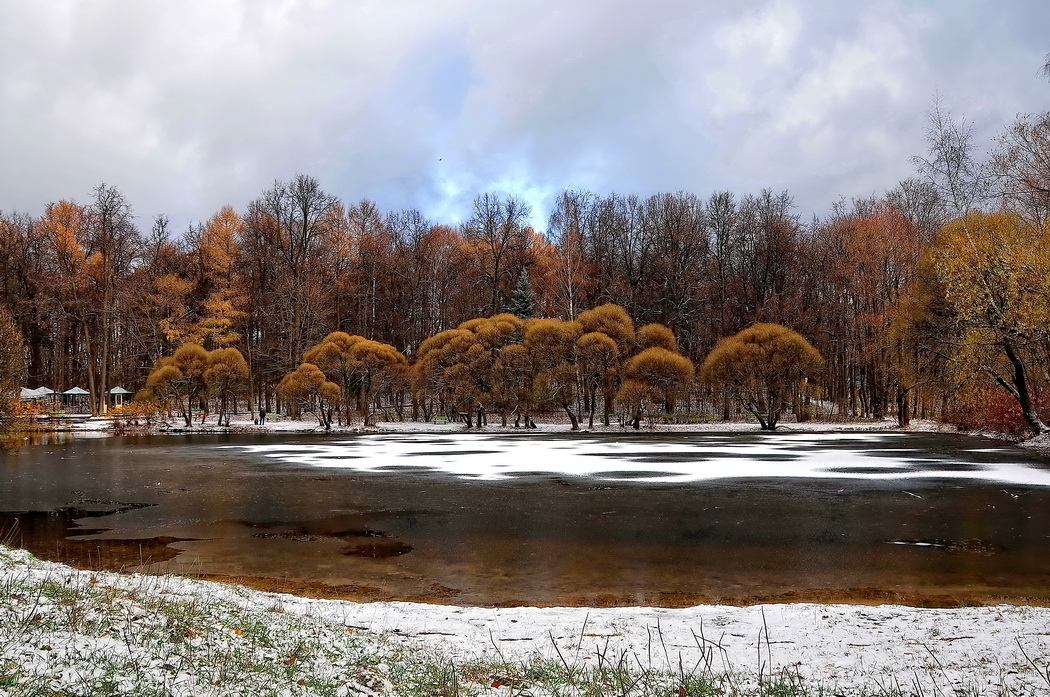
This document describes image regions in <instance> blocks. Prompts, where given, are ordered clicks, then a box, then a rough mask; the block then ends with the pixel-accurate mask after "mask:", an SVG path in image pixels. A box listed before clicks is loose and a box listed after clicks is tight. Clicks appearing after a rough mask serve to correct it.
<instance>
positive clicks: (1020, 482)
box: [0, 432, 1050, 606]
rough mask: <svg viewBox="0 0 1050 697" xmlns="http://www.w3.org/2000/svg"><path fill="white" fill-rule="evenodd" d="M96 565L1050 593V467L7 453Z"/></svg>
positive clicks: (535, 445) (715, 590)
mask: <svg viewBox="0 0 1050 697" xmlns="http://www.w3.org/2000/svg"><path fill="white" fill-rule="evenodd" d="M0 538H4V539H6V541H7V542H8V543H9V544H13V545H16V546H24V547H26V548H27V549H29V550H31V551H32V552H34V553H35V554H37V555H38V556H41V557H43V558H47V559H52V560H56V561H63V562H67V563H72V564H75V565H77V566H80V567H82V568H107V569H121V568H123V569H126V570H147V569H148V570H150V571H156V572H164V571H175V572H178V573H184V574H189V575H194V576H198V577H205V578H217V579H223V580H235V581H238V582H242V583H247V584H249V585H253V586H255V587H258V588H265V589H269V590H278V591H288V592H297V593H304V594H308V595H317V596H326V597H344V598H351V599H358V600H390V599H402V600H419V601H427V602H447V603H456V604H470V605H473V604H481V605H638V604H643V605H661V606H685V605H692V604H696V603H701V602H726V603H750V602H759V601H796V600H805V601H818V602H825V601H854V602H882V601H900V602H908V603H912V604H919V605H927V604H930V605H955V604H959V603H971V602H973V603H976V602H994V601H999V600H1009V601H1015V602H1016V601H1025V600H1030V601H1033V602H1038V603H1041V604H1045V603H1047V602H1050V462H1048V461H1047V460H1046V459H1042V458H1040V457H1038V456H1035V455H1032V454H1030V453H1027V452H1024V451H1022V450H1019V449H1016V448H1013V447H1010V446H1007V445H1003V444H1002V443H999V442H996V441H990V440H985V439H980V438H974V437H969V436H958V435H946V434H920V433H915V434H911V433H909V434H904V433H896V432H852V433H850V432H844V433H798V432H788V433H776V434H759V433H690V434H686V433H673V434H669V433H663V434H644V433H642V434H583V435H570V434H521V435H518V434H507V433H499V434H479V433H473V434H464V433H424V434H396V433H383V434H370V435H360V436H347V435H334V436H320V435H318V436H304V435H297V436H259V435H251V436H246V435H229V436H220V435H214V436H201V435H194V436H143V437H110V438H94V439H84V438H74V439H70V440H68V441H67V442H54V443H50V444H46V443H45V444H37V445H28V446H26V447H24V448H22V449H21V451H19V452H17V453H14V454H9V455H5V456H2V459H0Z"/></svg>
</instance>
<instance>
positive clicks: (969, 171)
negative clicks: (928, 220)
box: [912, 95, 987, 216]
mask: <svg viewBox="0 0 1050 697" xmlns="http://www.w3.org/2000/svg"><path fill="white" fill-rule="evenodd" d="M926 116H927V124H926V145H927V147H928V148H929V154H928V157H921V156H916V157H914V158H912V161H913V162H914V163H915V165H916V167H918V169H919V172H920V173H921V174H922V175H923V176H925V177H926V178H927V180H928V181H929V182H930V183H931V184H933V186H934V187H936V189H937V193H938V194H939V195H940V197H941V199H942V200H943V201H944V202H945V204H946V206H947V207H948V210H949V212H950V213H951V214H952V215H955V216H961V215H965V214H966V213H969V212H970V211H973V210H975V209H977V208H978V207H979V205H980V203H981V201H983V200H984V199H985V197H986V195H987V174H986V167H985V163H984V162H982V161H981V160H978V159H977V157H976V156H975V154H974V149H975V146H974V139H973V125H972V124H969V123H966V122H965V121H962V120H959V119H956V118H955V117H954V116H952V114H951V112H949V111H948V110H947V109H946V108H945V107H944V105H943V103H942V102H941V98H940V96H939V95H938V96H937V97H935V98H934V101H933V106H932V107H931V108H930V110H929V111H928V112H927V113H926Z"/></svg>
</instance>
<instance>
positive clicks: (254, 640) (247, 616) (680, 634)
mask: <svg viewBox="0 0 1050 697" xmlns="http://www.w3.org/2000/svg"><path fill="white" fill-rule="evenodd" d="M0 588H2V589H4V590H5V592H4V593H0V638H2V635H3V634H6V635H7V637H8V639H9V640H8V641H6V642H4V641H0V668H3V669H4V670H2V671H0V673H3V674H4V676H5V679H7V680H8V681H9V683H8V684H9V686H10V684H11V682H12V681H14V682H15V683H16V684H38V685H39V684H47V685H49V686H50V688H51V689H52V690H55V691H65V692H69V691H71V690H72V691H73V692H77V690H79V691H80V692H81V693H86V692H91V691H92V688H93V687H94V683H90V684H87V685H85V684H83V682H78V681H84V680H85V679H94V676H96V675H103V676H104V675H105V666H104V665H101V664H100V663H99V661H100V660H103V659H100V657H104V656H114V657H115V660H116V664H115V665H117V666H122V668H121V669H120V670H119V675H120V676H121V679H122V680H125V681H127V685H125V688H126V689H122V690H121V692H122V693H127V694H130V693H135V692H140V691H142V690H144V689H145V688H146V687H147V686H157V685H160V686H163V690H162V691H165V692H166V693H168V694H180V695H183V694H185V695H190V694H213V693H214V688H215V686H218V685H219V683H215V682H213V680H214V678H212V677H210V676H211V675H212V674H213V671H214V668H215V665H216V662H222V665H223V666H224V671H225V672H224V675H225V676H226V677H225V679H226V680H234V681H238V684H241V685H242V686H243V685H245V684H250V685H252V687H253V689H256V687H257V688H258V689H264V690H272V689H275V688H277V689H280V688H285V687H287V688H288V689H290V690H291V691H290V692H289V694H333V693H334V694H358V693H364V694H373V695H374V694H405V693H412V694H415V692H413V691H412V689H411V686H412V685H415V684H416V680H417V676H419V675H433V674H434V671H435V670H437V669H438V668H443V669H445V670H448V668H449V667H451V668H452V671H451V680H452V681H453V683H454V685H455V689H451V688H449V689H447V690H446V693H448V694H453V693H459V691H460V689H461V688H462V689H463V690H464V693H470V694H494V695H495V694H518V693H519V692H521V691H522V688H525V689H528V690H530V691H533V690H536V689H537V688H539V690H538V691H536V692H533V693H534V694H554V693H565V692H566V690H565V687H566V683H565V680H566V677H567V676H568V679H571V680H589V679H592V678H603V677H606V676H608V675H610V674H609V673H606V672H603V671H606V670H610V669H611V667H614V666H617V664H619V666H620V669H621V670H627V671H630V673H629V674H628V673H627V672H620V673H617V674H613V677H619V678H623V677H631V679H632V680H635V679H638V680H641V679H645V680H651V681H656V680H659V681H661V682H660V683H659V689H655V688H656V686H655V685H652V688H649V687H648V686H647V687H646V688H644V689H642V690H641V691H640V692H634V691H631V692H629V694H657V693H659V694H673V693H675V692H676V691H677V692H678V693H679V694H682V693H683V692H682V691H680V690H677V688H678V687H681V686H683V685H686V684H688V685H690V686H692V687H691V688H690V690H692V689H693V687H696V688H699V687H700V686H701V685H702V684H708V685H713V686H715V687H716V688H718V689H717V690H703V691H701V690H699V689H697V690H696V693H698V694H711V695H742V694H757V693H762V692H755V690H756V689H759V690H761V688H762V686H763V685H765V686H766V687H767V688H768V687H770V686H773V685H775V684H777V683H778V682H779V684H781V685H785V686H791V685H794V686H796V687H797V688H799V690H802V689H803V688H804V691H801V692H800V691H798V690H792V691H790V692H783V693H784V694H789V693H790V694H806V695H809V694H813V695H816V694H850V695H853V694H856V695H862V694H863V695H868V694H882V693H884V692H885V691H886V689H887V688H891V687H893V686H897V687H898V689H900V688H901V687H904V688H906V689H909V690H911V693H914V694H945V693H946V694H960V693H965V694H973V695H985V694H988V695H1000V696H1001V695H1004V694H1005V695H1017V696H1018V697H1021V696H1028V695H1035V694H1039V693H1040V691H1041V690H1043V689H1045V688H1046V687H1047V684H1046V683H1045V682H1044V680H1045V674H1046V671H1047V670H1050V669H1048V667H1047V666H1048V665H1050V609H1048V608H1044V607H1030V606H1017V605H995V606H989V607H955V608H949V609H924V608H912V607H905V606H901V605H878V606H869V605H842V604H835V603H788V604H784V603H771V604H762V605H755V606H749V607H732V606H726V605H699V606H691V607H687V608H679V609H673V608H652V607H637V606H633V607H622V608H588V607H576V608H566V607H550V608H537V607H509V608H484V607H472V606H466V607H460V606H449V605H429V604H419V603H410V602H373V603H357V602H349V601H342V600H319V599H313V598H304V597H299V596H294V595H286V594H280V593H269V592H260V591H255V590H250V589H247V588H245V587H243V586H234V585H227V584H221V583H214V582H210V581H206V580H195V579H191V578H186V577H180V576H149V575H141V574H117V573H113V572H105V571H78V570H74V569H71V568H70V567H68V566H64V565H62V564H57V563H53V562H44V561H40V560H38V559H36V558H34V557H32V556H31V555H30V554H28V553H27V552H24V551H22V550H12V549H9V548H5V547H2V546H0ZM34 598H35V600H34ZM289 656H290V657H291V658H289ZM234 659H235V661H236V662H235V663H234V662H229V663H227V660H231V661H232V660H234ZM107 660H108V659H107ZM5 662H6V663H5ZM106 665H108V664H106ZM100 666H101V668H100ZM562 668H564V673H563V672H561V671H562ZM237 670H243V672H237ZM552 670H557V671H558V672H557V673H555V674H552V672H551V671H552ZM85 676H87V677H86V678H85ZM320 678H323V679H324V680H326V681H327V682H325V683H323V685H322V683H311V682H309V681H310V680H317V679H320ZM41 681H42V682H41ZM243 681H247V682H243ZM545 681H553V682H545ZM703 681H706V682H703ZM223 684H228V685H232V684H235V683H223ZM575 684H579V685H581V686H582V683H575ZM296 686H298V687H296ZM362 687H364V688H366V689H362ZM508 688H510V692H508V691H507V690H508ZM314 689H316V690H317V691H316V692H314V691H313V690H314ZM684 689H685V688H684V687H683V690H684ZM488 690H494V691H492V692H488ZM1007 690H1009V691H1007ZM960 691H962V692H960ZM569 692H570V693H572V694H577V693H579V694H583V693H584V691H583V690H582V689H579V690H570V691H569ZM151 693H152V692H151ZM427 693H428V694H430V693H435V692H433V688H431V689H430V690H429V691H428V692H427ZM605 693H606V692H604V691H603V692H602V694H605ZM616 693H617V694H620V691H619V690H616ZM688 693H689V694H693V692H692V691H688ZM780 693H781V692H778V693H777V694H780ZM625 694H628V692H625ZM887 694H889V693H887ZM893 694H897V692H894V693H893ZM904 694H908V693H904Z"/></svg>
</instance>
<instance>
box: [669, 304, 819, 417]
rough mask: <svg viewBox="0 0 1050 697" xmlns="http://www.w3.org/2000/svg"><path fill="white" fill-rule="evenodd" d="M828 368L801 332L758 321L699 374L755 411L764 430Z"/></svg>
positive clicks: (724, 342)
mask: <svg viewBox="0 0 1050 697" xmlns="http://www.w3.org/2000/svg"><path fill="white" fill-rule="evenodd" d="M650 350H652V349H650ZM823 366H824V359H823V357H821V355H820V352H818V351H817V350H816V349H815V348H813V346H812V345H811V344H810V343H809V342H808V341H806V339H805V338H803V337H802V335H800V334H799V333H798V332H795V331H792V330H790V329H788V328H787V327H783V326H781V325H779V324H766V323H759V324H753V325H751V326H750V327H748V328H747V329H744V330H742V331H740V332H738V333H737V334H735V335H733V336H731V337H727V338H724V339H719V341H718V343H717V344H715V347H714V348H713V349H711V352H710V353H709V354H707V358H706V359H704V363H703V365H702V366H701V367H700V373H701V375H702V376H703V378H704V380H706V381H707V382H709V383H712V384H714V385H718V386H721V388H722V389H723V390H724V391H725V392H726V393H727V394H728V395H729V396H730V397H731V398H732V399H735V400H737V401H738V402H739V403H740V405H741V406H742V407H743V408H744V409H745V410H747V411H749V412H750V413H752V414H753V415H754V416H755V418H757V419H758V423H759V427H760V428H761V429H762V430H763V431H773V430H776V427H777V424H778V423H779V421H780V415H781V414H782V413H783V411H784V409H785V408H787V407H788V406H789V405H790V404H791V403H792V402H793V401H794V400H795V399H796V397H797V396H798V395H799V394H800V392H801V390H802V387H803V384H804V381H806V380H807V379H808V378H812V377H815V376H816V374H817V373H818V372H819V371H820V370H821V369H822V368H823Z"/></svg>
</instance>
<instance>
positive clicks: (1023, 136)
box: [992, 111, 1050, 225]
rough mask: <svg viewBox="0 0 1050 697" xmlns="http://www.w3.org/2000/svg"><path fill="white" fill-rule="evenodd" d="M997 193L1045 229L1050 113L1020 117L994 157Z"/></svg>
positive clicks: (1049, 211) (1049, 201) (1049, 199)
mask: <svg viewBox="0 0 1050 697" xmlns="http://www.w3.org/2000/svg"><path fill="white" fill-rule="evenodd" d="M992 168H993V174H994V176H995V183H996V193H997V194H998V195H1000V196H1002V197H1003V200H1004V203H1006V204H1007V205H1009V206H1011V207H1012V208H1016V209H1017V210H1019V212H1021V213H1024V214H1025V215H1027V216H1028V217H1029V218H1031V220H1032V221H1033V222H1034V223H1036V224H1038V225H1044V224H1045V223H1046V221H1047V219H1048V217H1050V112H1047V111H1044V112H1043V113H1041V114H1036V115H1025V116H1019V117H1018V118H1017V120H1016V121H1015V122H1014V123H1013V125H1012V126H1010V127H1009V128H1007V129H1006V130H1005V131H1003V133H1002V134H1000V136H999V139H998V146H997V148H996V150H995V152H994V153H993V155H992Z"/></svg>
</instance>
